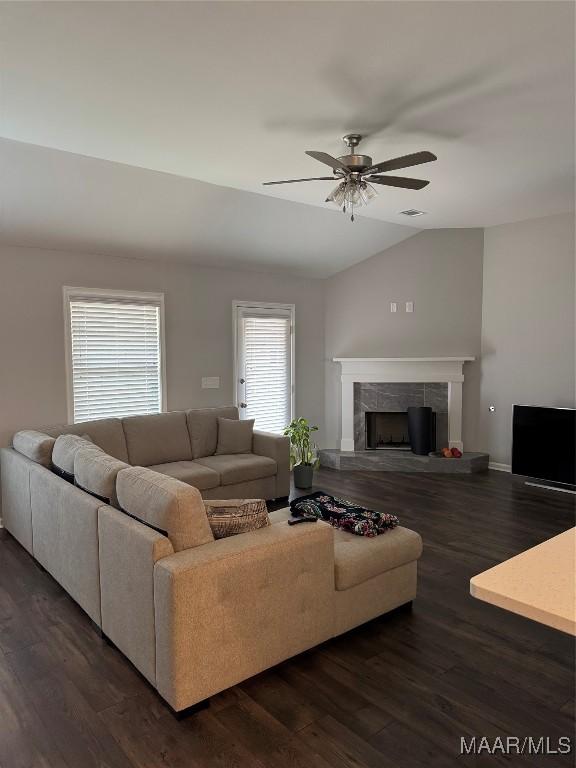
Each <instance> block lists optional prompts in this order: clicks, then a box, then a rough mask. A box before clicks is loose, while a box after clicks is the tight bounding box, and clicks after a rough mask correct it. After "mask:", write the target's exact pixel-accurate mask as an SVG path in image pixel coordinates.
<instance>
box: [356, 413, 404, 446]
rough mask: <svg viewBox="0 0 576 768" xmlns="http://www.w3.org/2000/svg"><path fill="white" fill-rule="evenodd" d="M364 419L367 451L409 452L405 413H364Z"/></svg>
mask: <svg viewBox="0 0 576 768" xmlns="http://www.w3.org/2000/svg"><path fill="white" fill-rule="evenodd" d="M364 419H365V429H366V450H367V451H376V450H386V449H388V450H390V449H392V448H394V449H396V450H402V451H409V450H410V438H409V437H408V414H407V412H406V411H366V412H365V414H364Z"/></svg>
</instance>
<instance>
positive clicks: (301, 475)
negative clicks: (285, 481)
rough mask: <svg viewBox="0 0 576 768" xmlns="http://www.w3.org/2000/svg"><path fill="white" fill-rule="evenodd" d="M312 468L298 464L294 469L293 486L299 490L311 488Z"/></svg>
mask: <svg viewBox="0 0 576 768" xmlns="http://www.w3.org/2000/svg"><path fill="white" fill-rule="evenodd" d="M313 479H314V467H313V466H311V465H308V464H298V465H297V466H295V467H294V486H295V487H296V488H300V489H307V488H312V481H313Z"/></svg>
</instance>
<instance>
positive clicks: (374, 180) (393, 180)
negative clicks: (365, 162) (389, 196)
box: [364, 176, 430, 189]
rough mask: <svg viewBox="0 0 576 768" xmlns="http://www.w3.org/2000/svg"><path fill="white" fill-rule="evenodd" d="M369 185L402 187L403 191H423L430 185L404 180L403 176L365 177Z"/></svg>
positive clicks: (420, 181)
mask: <svg viewBox="0 0 576 768" xmlns="http://www.w3.org/2000/svg"><path fill="white" fill-rule="evenodd" d="M364 180H365V181H367V182H369V183H370V184H383V185H384V186H386V187H403V188H404V189H424V187H426V186H428V184H430V182H429V181H423V180H422V179H406V178H404V177H403V176H365V177H364Z"/></svg>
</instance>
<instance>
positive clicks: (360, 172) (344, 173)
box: [264, 133, 437, 221]
mask: <svg viewBox="0 0 576 768" xmlns="http://www.w3.org/2000/svg"><path fill="white" fill-rule="evenodd" d="M361 140H362V136H361V135H360V134H359V133H349V134H347V135H346V136H344V139H343V141H344V143H345V144H346V146H347V147H349V149H350V154H349V155H344V156H343V157H332V155H328V154H327V153H326V152H314V151H307V152H306V154H307V155H310V157H313V158H314V159H315V160H319V161H320V162H321V163H324V164H325V165H329V166H330V168H332V171H333V174H334V175H333V176H314V177H312V178H309V179H286V180H284V181H265V182H264V186H271V185H272V184H296V183H299V182H301V181H335V180H339V181H340V183H339V184H338V186H337V187H336V188H335V189H333V190H332V192H331V193H330V194H329V195H328V197H327V198H326V202H327V203H328V202H333V203H336V205H337V206H339V207H340V206H342V210H343V211H344V212H345V213H347V212H348V211H350V213H351V220H352V221H354V207H355V206H360V205H368V203H369V202H370V200H372V199H373V198H374V197H376V196H377V194H378V193H377V192H376V190H375V189H374V187H373V186H372V184H382V185H384V186H387V187H402V188H403V189H423V188H424V187H425V186H426V185H427V184H429V183H430V182H429V181H422V180H421V179H409V178H406V177H404V176H380V175H378V174H381V173H385V172H386V171H397V170H399V169H400V168H409V167H410V166H412V165H421V164H422V163H430V162H432V160H436V159H437V158H436V155H434V154H432V152H414V153H413V154H411V155H404V156H403V157H395V158H393V159H392V160H384V162H383V163H376V164H375V165H374V164H373V163H372V158H371V157H368V155H357V154H356V153H355V149H356V147H357V146H358V144H360V141H361Z"/></svg>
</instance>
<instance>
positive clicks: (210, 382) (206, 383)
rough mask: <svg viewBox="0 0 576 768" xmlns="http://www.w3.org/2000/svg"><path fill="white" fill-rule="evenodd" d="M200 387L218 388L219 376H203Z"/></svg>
mask: <svg viewBox="0 0 576 768" xmlns="http://www.w3.org/2000/svg"><path fill="white" fill-rule="evenodd" d="M202 389H220V376H203V377H202Z"/></svg>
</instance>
